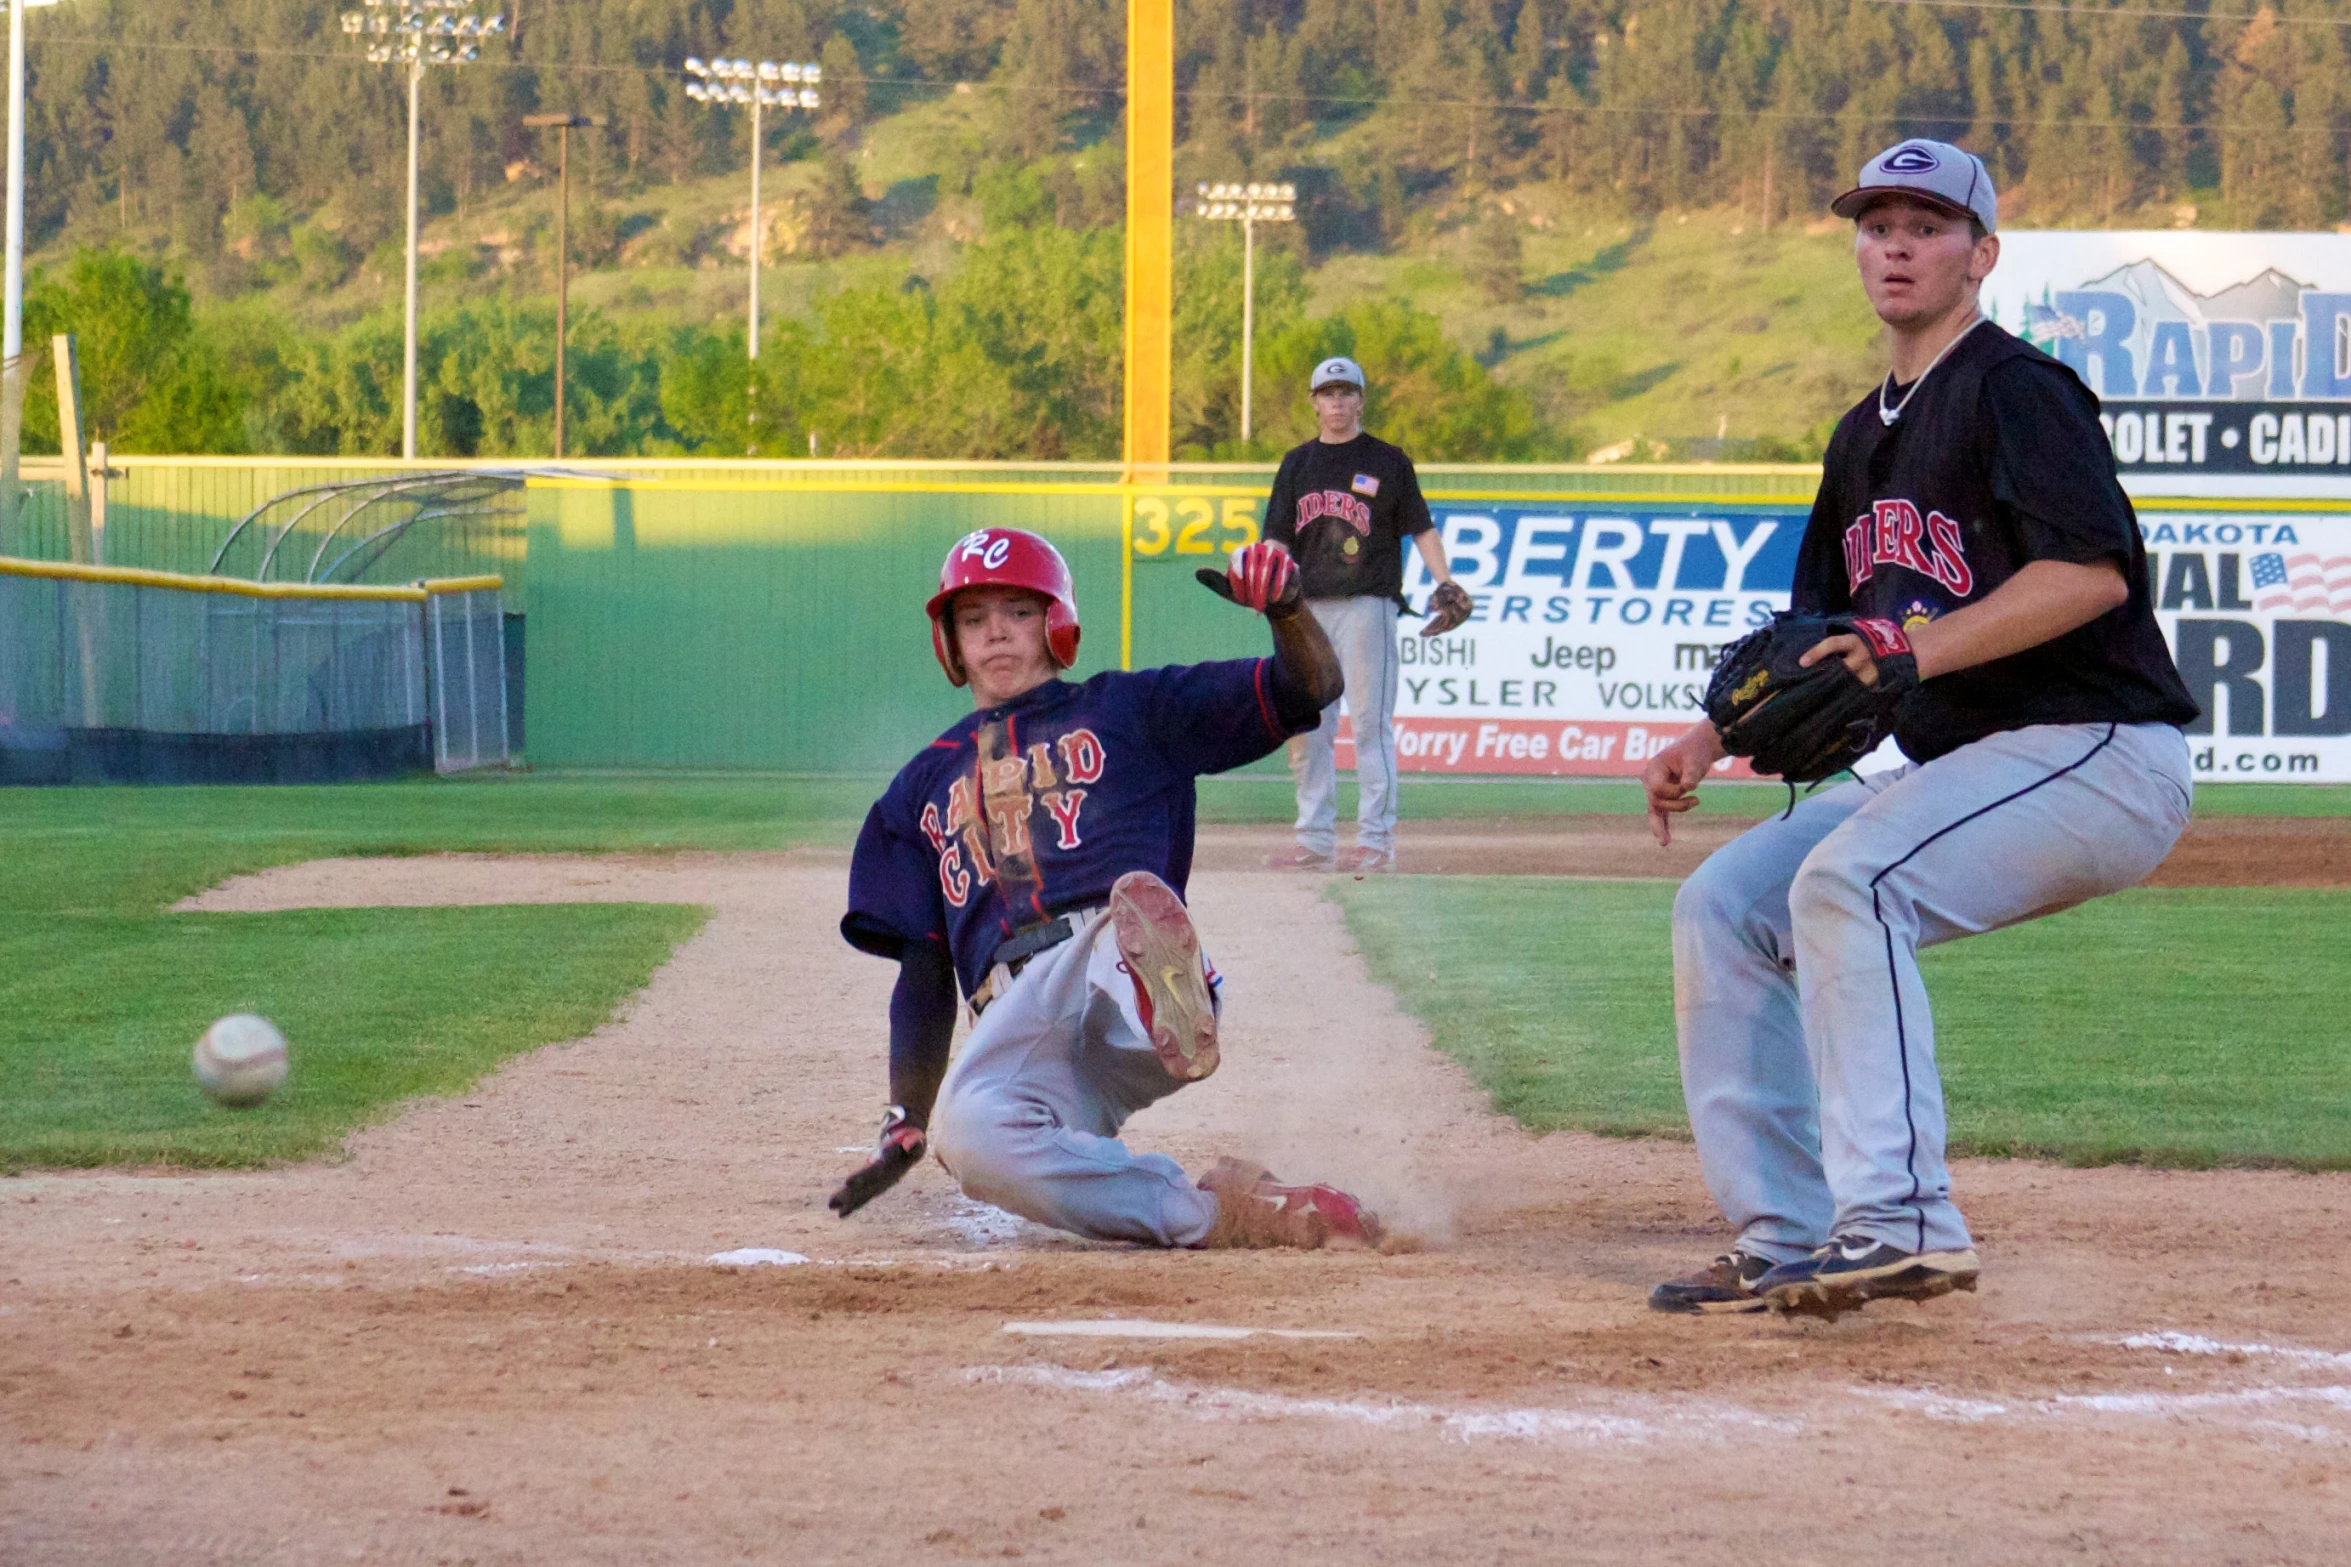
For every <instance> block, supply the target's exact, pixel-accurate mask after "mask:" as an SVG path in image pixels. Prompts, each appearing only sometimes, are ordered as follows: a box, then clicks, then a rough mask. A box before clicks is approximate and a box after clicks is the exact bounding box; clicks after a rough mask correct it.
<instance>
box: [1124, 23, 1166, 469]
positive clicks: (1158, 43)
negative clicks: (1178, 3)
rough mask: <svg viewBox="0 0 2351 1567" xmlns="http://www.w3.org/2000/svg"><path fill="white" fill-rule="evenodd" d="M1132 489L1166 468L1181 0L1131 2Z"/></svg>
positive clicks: (1128, 447) (1128, 442) (1127, 451)
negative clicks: (1149, 471) (1156, 469)
mask: <svg viewBox="0 0 2351 1567" xmlns="http://www.w3.org/2000/svg"><path fill="white" fill-rule="evenodd" d="M1126 283H1127V301H1126V303H1127V315H1126V328H1127V330H1126V444H1125V460H1126V465H1127V475H1126V476H1127V482H1128V483H1130V484H1132V483H1136V482H1139V481H1142V480H1144V479H1146V478H1147V477H1156V476H1155V475H1146V474H1143V473H1140V472H1138V470H1139V469H1148V468H1151V467H1155V466H1158V465H1160V464H1164V463H1165V462H1166V461H1167V435H1168V383H1169V380H1170V361H1171V360H1172V358H1173V350H1172V348H1171V346H1170V342H1169V335H1168V323H1169V320H1170V319H1171V317H1172V315H1173V313H1174V299H1175V0H1127V277H1126Z"/></svg>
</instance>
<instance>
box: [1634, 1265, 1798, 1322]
mask: <svg viewBox="0 0 2351 1567" xmlns="http://www.w3.org/2000/svg"><path fill="white" fill-rule="evenodd" d="M1770 1271H1771V1259H1770V1258H1769V1257H1758V1256H1755V1255H1753V1254H1752V1253H1750V1252H1744V1251H1738V1250H1732V1251H1727V1252H1725V1253H1723V1254H1722V1255H1721V1256H1719V1257H1717V1258H1715V1259H1714V1261H1712V1262H1710V1263H1708V1264H1707V1265H1706V1266H1705V1267H1703V1268H1701V1269H1699V1270H1698V1271H1697V1272H1696V1273H1685V1274H1683V1275H1682V1276H1681V1277H1680V1278H1678V1279H1667V1280H1666V1281H1665V1282H1664V1283H1663V1284H1660V1285H1658V1286H1657V1288H1655V1289H1653V1290H1651V1291H1650V1292H1649V1309H1650V1310H1651V1311H1671V1312H1678V1313H1681V1314H1683V1315H1686V1316H1713V1315H1717V1314H1721V1313H1727V1312H1738V1311H1761V1310H1763V1309H1764V1300H1763V1297H1762V1296H1760V1295H1758V1294H1756V1293H1755V1281H1756V1280H1757V1279H1760V1278H1762V1277H1763V1276H1764V1275H1765V1274H1766V1273H1769V1272H1770Z"/></svg>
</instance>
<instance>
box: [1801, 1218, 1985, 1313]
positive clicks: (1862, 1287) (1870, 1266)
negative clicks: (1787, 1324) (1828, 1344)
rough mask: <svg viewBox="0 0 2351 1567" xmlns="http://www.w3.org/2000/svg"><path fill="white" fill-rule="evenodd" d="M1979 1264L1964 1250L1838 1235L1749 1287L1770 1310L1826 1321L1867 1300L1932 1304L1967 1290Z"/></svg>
mask: <svg viewBox="0 0 2351 1567" xmlns="http://www.w3.org/2000/svg"><path fill="white" fill-rule="evenodd" d="M1982 1271H1983V1263H1982V1261H1981V1260H1980V1259H1978V1258H1977V1256H1976V1254H1975V1250H1974V1248H1973V1247H1970V1248H1968V1249H1967V1250H1964V1251H1904V1250H1902V1249H1901V1248H1900V1247H1899V1246H1889V1245H1887V1244H1886V1243H1885V1242H1883V1241H1877V1240H1872V1239H1870V1238H1869V1237H1868V1236H1866V1235H1840V1236H1838V1237H1837V1238H1836V1239H1835V1240H1832V1241H1830V1242H1829V1243H1828V1244H1827V1245H1826V1246H1823V1247H1821V1248H1820V1249H1819V1250H1818V1251H1816V1252H1814V1253H1813V1254H1812V1255H1811V1256H1809V1257H1805V1258H1802V1259H1800V1260H1798V1261H1796V1262H1783V1263H1781V1264H1780V1265H1779V1266H1778V1267H1776V1268H1774V1269H1772V1270H1771V1271H1770V1272H1769V1273H1766V1274H1765V1275H1764V1276H1763V1277H1762V1278H1760V1279H1758V1280H1757V1281H1756V1283H1755V1293H1756V1294H1758V1295H1760V1296H1762V1297H1763V1299H1764V1302H1765V1304H1767V1305H1769V1306H1770V1307H1771V1308H1772V1310H1774V1311H1780V1312H1790V1313H1802V1314H1804V1315H1807V1316H1822V1317H1828V1318H1831V1319H1832V1320H1833V1319H1834V1318H1836V1317H1837V1316H1838V1315H1840V1314H1841V1313H1844V1312H1848V1311H1858V1310H1860V1309H1861V1307H1862V1306H1863V1305H1865V1304H1866V1303H1868V1302H1870V1301H1873V1300H1932V1299H1934V1298H1935V1297H1936V1296H1937V1295H1948V1294H1950V1293H1951V1292H1952V1291H1953V1290H1973V1289H1974V1288H1975V1287H1976V1275H1977V1274H1978V1273H1980V1272H1982Z"/></svg>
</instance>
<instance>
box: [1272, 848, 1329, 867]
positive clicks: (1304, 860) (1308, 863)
mask: <svg viewBox="0 0 2351 1567" xmlns="http://www.w3.org/2000/svg"><path fill="white" fill-rule="evenodd" d="M1265 868H1266V869H1267V870H1269V871H1327V870H1329V869H1330V868H1331V857H1330V856H1329V855H1327V854H1317V853H1315V852H1314V851H1313V850H1312V849H1308V848H1303V847H1301V848H1296V849H1284V850H1283V851H1282V852H1281V853H1279V854H1269V855H1267V856H1266V857H1265Z"/></svg>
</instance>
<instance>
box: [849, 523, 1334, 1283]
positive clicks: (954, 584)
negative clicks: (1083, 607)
mask: <svg viewBox="0 0 2351 1567" xmlns="http://www.w3.org/2000/svg"><path fill="white" fill-rule="evenodd" d="M1199 576H1200V578H1201V580H1202V581H1203V582H1204V583H1206V584H1207V585H1208V586H1209V587H1211V588H1214V589H1215V590H1216V591H1217V592H1219V593H1221V594H1223V595H1224V596H1225V597H1227V598H1229V599H1231V600H1233V601H1234V602H1236V603H1238V604H1241V605H1243V606H1245V607H1247V608H1250V609H1254V610H1259V611H1261V612H1263V613H1264V615H1265V616H1266V618H1267V620H1268V621H1270V622H1271V624H1272V627H1273V644H1274V655H1273V657H1271V658H1244V659H1235V660H1232V661H1230V662H1227V663H1211V664H1193V665H1189V666H1170V667H1168V668H1164V669H1150V670H1142V671H1139V672H1136V673H1132V674H1129V673H1122V672H1119V671H1116V670H1113V671H1110V672H1108V673H1105V674H1099V675H1096V676H1094V677H1093V678H1092V679H1090V680H1088V681H1086V682H1084V683H1083V684H1080V685H1073V684H1070V683H1069V682H1067V681H1065V680H1062V679H1061V678H1059V677H1060V672H1061V671H1062V670H1064V669H1067V668H1068V667H1069V666H1070V665H1071V664H1072V663H1074V662H1075V661H1076V659H1077V651H1078V632H1079V627H1078V612H1077V600H1076V597H1075V595H1074V593H1073V592H1072V589H1071V585H1070V575H1069V567H1068V565H1067V564H1066V563H1065V562H1064V561H1063V560H1062V558H1061V555H1060V552H1059V551H1057V550H1055V549H1054V548H1053V546H1052V545H1051V544H1049V543H1047V542H1046V541H1045V540H1044V539H1041V538H1039V537H1038V536H1037V535H1035V534H1033V533H1024V532H1021V531H1019V530H1017V529H1010V528H987V529H982V530H981V531H979V532H977V533H973V534H970V535H968V536H967V537H965V538H963V539H962V540H960V541H958V542H957V543H956V545H955V546H954V547H953V548H952V549H950V550H949V551H948V552H947V560H946V564H945V565H944V566H942V567H941V568H940V571H939V591H938V593H937V594H936V595H935V596H933V597H932V599H931V601H930V606H929V609H930V617H931V643H932V648H933V650H934V651H935V652H936V653H937V655H938V659H939V665H940V667H941V668H942V669H944V670H945V671H946V672H947V678H948V679H949V680H950V681H952V682H953V683H955V684H956V685H959V686H960V685H963V684H965V683H967V682H968V683H969V684H970V686H971V693H972V703H973V708H974V711H973V712H972V713H970V714H969V715H968V716H966V717H965V718H963V719H962V720H960V721H959V722H957V723H956V724H955V725H954V726H953V727H952V728H950V729H949V730H948V731H947V732H946V733H945V734H943V735H941V736H940V737H939V738H938V739H936V740H934V741H932V742H931V743H930V744H929V745H928V746H927V747H925V748H924V749H923V750H922V752H921V753H920V754H918V755H917V756H916V757H915V758H914V759H913V760H912V761H910V762H908V763H907V764H906V766H905V767H904V768H903V769H902V770H901V771H900V772H899V774H898V776H897V778H896V780H895V781H894V782H892V783H891V785H890V788H889V790H888V792H887V793H885V794H884V795H883V796H882V798H881V799H880V800H879V801H878V802H876V804H875V805H874V807H873V809H872V811H871V812H869V813H868V814H867V816H866V819H865V826H864V829H863V830H862V831H861V832H860V833H859V834H858V837H857V850H856V855H855V858H854V859H853V860H852V861H851V864H850V868H849V912H848V913H847V914H846V915H845V916H844V917H843V918H842V920H841V934H842V935H843V936H845V937H847V938H848V940H849V943H850V945H852V946H854V947H856V948H858V949H859V950H860V951H863V952H870V953H873V954H875V955H876V956H879V957H885V958H889V959H891V960H893V961H894V962H896V963H897V965H898V983H897V988H896V989H895V991H894V992H893V993H892V995H891V997H890V1095H891V1098H892V1099H893V1100H894V1101H895V1102H894V1103H893V1104H892V1105H891V1106H890V1107H889V1110H888V1113H887V1114H886V1115H885V1117H884V1118H883V1122H882V1133H881V1143H880V1147H879V1148H878V1149H877V1151H876V1153H875V1156H874V1158H873V1160H872V1161H871V1162H870V1163H868V1164H867V1165H866V1166H865V1167H864V1168H863V1169H861V1170H859V1171H857V1172H856V1173H855V1174H854V1175H852V1176H851V1177H850V1178H849V1180H848V1181H847V1182H846V1183H845V1184H844V1185H843V1186H842V1187H841V1189H840V1191H838V1192H837V1193H835V1194H834V1196H833V1199H832V1207H833V1209H834V1211H836V1212H838V1213H839V1214H841V1215H842V1216H843V1217H844V1218H845V1217H847V1216H848V1215H849V1214H851V1213H853V1212H855V1211H856V1210H857V1209H858V1208H859V1207H861V1206H863V1205H864V1204H865V1203H867V1202H869V1201H871V1200H872V1199H873V1198H874V1197H875V1196H877V1195H879V1194H880V1193H881V1192H883V1191H886V1190H888V1189H889V1187H890V1186H892V1185H893V1184H895V1183H896V1182H897V1180H898V1179H899V1178H900V1177H901V1176H903V1175H904V1174H905V1173H906V1171H907V1170H908V1169H910V1168H912V1167H913V1165H914V1163H915V1162H916V1161H917V1160H919V1159H920V1158H921V1157H922V1155H923V1151H924V1149H925V1147H926V1145H928V1144H930V1143H931V1142H934V1141H935V1144H936V1148H937V1152H938V1155H939V1163H940V1164H941V1165H942V1166H943V1167H944V1168H945V1169H946V1170H947V1171H948V1173H949V1174H951V1175H953V1176H954V1177H955V1179H956V1181H957V1182H958V1183H960V1184H961V1186H962V1188H963V1190H964V1191H965V1192H966V1193H967V1194H969V1195H970V1196H972V1197H975V1198H978V1199H979V1200H980V1201H982V1202H987V1203H993V1204H995V1205H996V1206H997V1207H999V1208H1003V1209H1006V1210H1008V1211H1010V1212H1012V1213H1016V1214H1019V1215H1021V1216H1022V1217H1023V1218H1027V1219H1033V1220H1035V1221H1036V1222H1037V1223H1039V1224H1049V1225H1052V1226H1053V1227H1054V1228H1056V1229H1062V1230H1068V1231H1072V1232H1074V1233H1076V1234H1079V1235H1084V1236H1088V1237H1091V1238H1093V1239H1096V1240H1110V1241H1135V1242H1141V1243H1143V1244H1146V1245H1155V1246H1303V1247H1317V1246H1321V1245H1323V1244H1325V1243H1326V1242H1330V1241H1348V1242H1356V1243H1366V1242H1369V1241H1371V1240H1374V1239H1376V1238H1377V1233H1378V1230H1377V1221H1376V1220H1374V1219H1373V1218H1372V1216H1371V1215H1369V1214H1367V1213H1364V1212H1362V1211H1361V1209H1360V1208H1359V1206H1358V1205H1357V1204H1356V1202H1355V1201H1354V1199H1353V1198H1351V1197H1349V1196H1347V1195H1346V1194H1345V1193H1343V1192H1340V1191H1337V1190H1335V1189H1333V1188H1331V1187H1327V1186H1283V1185H1280V1184H1278V1183H1276V1182H1275V1181H1274V1179H1273V1178H1272V1177H1271V1176H1270V1175H1268V1174H1267V1173H1266V1171H1265V1170H1264V1169H1262V1168H1260V1167H1258V1166H1256V1165H1250V1164H1244V1163H1242V1162H1240V1161H1237V1160H1231V1159H1220V1160H1218V1161H1217V1162H1216V1164H1215V1165H1214V1166H1213V1167H1212V1168H1211V1169H1210V1170H1209V1171H1208V1172H1207V1173H1205V1174H1204V1175H1202V1176H1201V1178H1200V1181H1199V1182H1198V1184H1194V1183H1193V1182H1192V1181H1191V1180H1189V1179H1187V1178H1186V1177H1185V1175H1184V1172H1183V1170H1182V1169H1181V1168H1180V1167H1178V1166H1177V1164H1176V1163H1175V1161H1174V1160H1172V1159H1168V1158H1166V1157H1164V1156H1162V1155H1158V1154H1145V1155H1139V1156H1138V1155H1136V1154H1133V1153H1130V1152H1128V1150H1127V1148H1126V1146H1125V1145H1124V1144H1123V1143H1121V1142H1119V1141H1118V1140H1117V1137H1118V1130H1119V1127H1120V1126H1121V1125H1122V1124H1123V1123H1124V1122H1125V1121H1126V1119H1127V1118H1128V1117H1129V1116H1131V1115H1133V1114H1134V1113H1135V1112H1136V1111H1137V1110H1140V1109H1142V1108H1143V1107H1144V1106H1145V1105H1148V1104H1150V1103H1152V1102H1153V1101H1154V1100H1157V1099H1160V1098H1163V1097H1165V1096H1166V1095H1168V1094H1170V1093H1173V1092H1174V1091H1175V1090H1176V1089H1178V1088H1181V1087H1182V1086H1184V1085H1185V1084H1186V1083H1192V1082H1197V1081H1199V1080H1200V1079H1202V1078H1204V1077H1206V1076H1208V1074H1209V1073H1211V1072H1213V1071H1215V1070H1216V1065H1217V1059H1218V1057H1217V1020H1218V1008H1219V1004H1220V1003H1219V998H1218V989H1219V984H1220V982H1219V980H1218V978H1217V976H1216V973H1215V970H1214V969H1213V968H1211V967H1209V966H1208V964H1207V962H1206V960H1205V959H1204V958H1203V956H1202V955H1201V951H1200V942H1199V938H1198V936H1197V934H1196V933H1195V932H1194V930H1193V928H1192V922H1191V919H1190V917H1189V915H1188V914H1187V913H1186V911H1185V908H1184V904H1183V899H1182V894H1183V890H1184V884H1185V880H1186V878H1187V876H1188V875H1189V873H1190V871H1191V866H1192V826H1193V811H1194V787H1193V780H1194V779H1195V778H1197V777H1198V776H1199V775H1200V774H1202V773H1214V772H1222V771H1224V770H1225V769H1226V768H1230V767H1238V766H1240V765H1241V764H1243V763H1245V762H1251V761H1255V760H1256V759H1257V758H1259V757H1261V756H1264V755H1266V754H1267V753H1269V752H1271V751H1272V750H1274V749H1275V748H1276V747H1277V746H1279V745H1281V744H1282V743H1283V742H1284V741H1285V740H1287V739H1288V738H1289V736H1291V735H1292V734H1295V733H1297V732H1298V731H1299V730H1301V729H1304V728H1307V727H1309V726H1310V725H1312V724H1313V723H1314V722H1315V718H1316V715H1317V714H1318V713H1320V712H1321V710H1322V709H1323V707H1324V706H1325V705H1326V704H1328V703H1329V702H1331V701H1332V700H1333V699H1335V698H1336V697H1337V696H1338V695H1339V693H1340V690H1341V685H1340V674H1339V668H1338V662H1337V660H1336V658H1335V657H1334V656H1333V655H1332V652H1331V646H1330V643H1329V641H1328V640H1327V639H1326V638H1325V637H1324V636H1323V633H1322V629H1321V627H1320V626H1319V625H1317V624H1316V622H1315V619H1314V617H1313V616H1312V615H1309V614H1306V613H1304V612H1303V609H1302V602H1301V599H1300V596H1299V591H1298V570H1297V566H1296V563H1295V562H1293V561H1292V560H1291V559H1290V557H1289V556H1288V555H1287V554H1285V553H1284V552H1283V551H1281V550H1280V549H1277V548H1275V547H1274V546H1271V545H1267V544H1253V545H1251V546H1249V547H1248V548H1246V549H1243V550H1239V551H1236V552H1235V554H1234V556H1233V561H1232V570H1231V572H1230V573H1229V574H1228V573H1225V572H1219V571H1202V572H1200V573H1199ZM959 982H960V984H961V986H962V991H963V995H964V996H965V997H966V998H967V999H968V1000H969V1002H970V1005H971V1010H972V1014H973V1024H972V1030H971V1034H970V1037H969V1038H968V1039H967V1040H966V1041H965V1042H964V1046H963V1050H962V1052H961V1054H959V1055H957V1056H956V1057H955V1058H954V1065H953V1066H952V1068H950V1067H949V1065H948V1054H949V1046H950V1042H951V1040H952V1038H953V1035H954V1029H955V1002H956V987H957V985H958V983H959ZM942 1075H943V1076H944V1081H943V1082H942Z"/></svg>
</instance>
